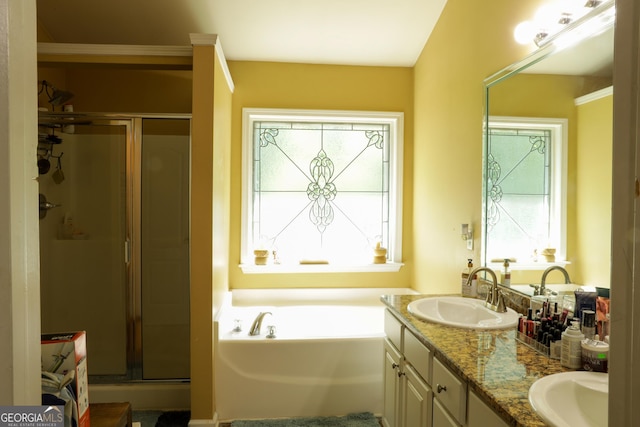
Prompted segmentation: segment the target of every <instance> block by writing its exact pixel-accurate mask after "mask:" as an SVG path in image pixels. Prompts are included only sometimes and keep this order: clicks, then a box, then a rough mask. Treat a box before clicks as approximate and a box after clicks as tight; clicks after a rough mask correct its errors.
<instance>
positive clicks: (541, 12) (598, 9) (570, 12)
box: [513, 0, 615, 47]
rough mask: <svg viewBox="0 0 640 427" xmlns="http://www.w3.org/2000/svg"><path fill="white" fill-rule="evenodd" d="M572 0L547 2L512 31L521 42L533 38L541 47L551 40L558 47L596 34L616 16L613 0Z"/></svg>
mask: <svg viewBox="0 0 640 427" xmlns="http://www.w3.org/2000/svg"><path fill="white" fill-rule="evenodd" d="M583 1H584V0H571V1H566V0H565V1H562V2H557V1H556V2H555V3H546V4H544V5H543V6H542V7H540V8H539V9H538V11H537V12H536V14H535V16H534V18H533V20H531V21H525V22H521V23H520V24H518V25H517V26H516V28H515V30H514V32H513V35H514V38H515V40H516V41H517V42H518V43H520V44H528V43H530V42H531V41H533V42H534V43H535V44H536V46H538V47H543V46H545V45H547V44H549V43H554V44H556V45H558V46H559V47H565V46H570V45H571V44H572V43H573V42H575V41H577V40H581V39H583V38H586V37H589V36H592V35H595V34H598V33H599V32H602V31H603V30H604V29H606V28H607V27H608V26H609V25H610V24H612V23H613V21H614V20H615V4H614V3H615V2H614V1H613V0H588V1H587V2H586V3H583Z"/></svg>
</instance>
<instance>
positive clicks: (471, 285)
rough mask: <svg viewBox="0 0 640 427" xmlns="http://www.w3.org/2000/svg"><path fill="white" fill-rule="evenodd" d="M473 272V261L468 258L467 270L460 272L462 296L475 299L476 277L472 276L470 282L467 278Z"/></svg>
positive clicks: (476, 291)
mask: <svg viewBox="0 0 640 427" xmlns="http://www.w3.org/2000/svg"><path fill="white" fill-rule="evenodd" d="M472 271H473V259H471V258H469V259H468V260H467V268H466V269H464V270H462V281H461V285H462V296H463V297H470V298H477V297H478V276H477V275H475V274H474V275H473V277H472V278H471V280H469V276H470V275H471V272H472Z"/></svg>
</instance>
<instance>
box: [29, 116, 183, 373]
mask: <svg viewBox="0 0 640 427" xmlns="http://www.w3.org/2000/svg"><path fill="white" fill-rule="evenodd" d="M39 132H40V134H39V142H38V159H39V160H41V161H42V160H43V159H44V160H48V162H49V164H50V169H49V171H47V172H45V171H44V169H43V170H42V172H43V173H42V174H40V176H39V186H40V194H41V195H42V196H44V197H45V198H46V199H47V201H48V202H49V204H48V205H46V206H45V207H44V209H41V211H40V216H41V220H40V260H41V261H40V263H41V267H40V268H41V298H42V301H41V307H42V308H41V317H42V331H43V333H52V332H66V331H75V330H84V331H86V332H87V361H88V370H89V382H90V383H94V384H95V383H119V382H131V381H144V380H184V379H188V378H189V210H188V206H189V205H188V201H189V147H190V117H189V116H187V115H172V116H159V115H137V116H128V117H125V116H122V115H106V114H78V113H55V114H53V113H41V115H40V128H39ZM42 196H41V199H42Z"/></svg>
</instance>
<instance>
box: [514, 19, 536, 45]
mask: <svg viewBox="0 0 640 427" xmlns="http://www.w3.org/2000/svg"><path fill="white" fill-rule="evenodd" d="M535 35H536V28H535V26H534V25H533V23H532V22H531V21H523V22H521V23H519V24H518V25H516V28H514V30H513V38H514V39H515V40H516V42H517V43H518V44H529V43H531V42H532V41H533V38H534V37H535Z"/></svg>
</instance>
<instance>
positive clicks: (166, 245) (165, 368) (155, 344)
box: [140, 118, 190, 380]
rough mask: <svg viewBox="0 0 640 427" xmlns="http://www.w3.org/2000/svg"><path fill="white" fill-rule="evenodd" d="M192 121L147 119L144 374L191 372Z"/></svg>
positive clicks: (143, 212) (160, 376)
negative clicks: (190, 213)
mask: <svg viewBox="0 0 640 427" xmlns="http://www.w3.org/2000/svg"><path fill="white" fill-rule="evenodd" d="M189 138H190V121H189V120H184V119H182V120H180V119H159V118H157V119H156V118H153V119H152V118H144V119H142V153H141V158H142V166H141V208H140V210H141V216H140V217H141V223H140V230H141V236H140V242H141V266H142V272H141V273H142V274H141V307H140V309H141V325H140V327H141V333H142V377H143V379H145V380H148V379H153V380H158V379H179V378H189V375H190V373H189V354H190V353H189V143H190V139H189Z"/></svg>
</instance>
